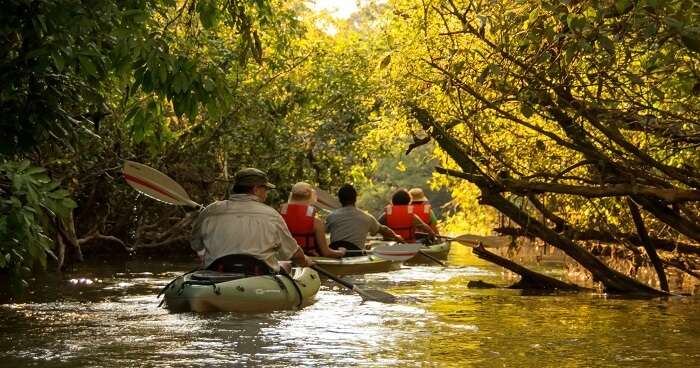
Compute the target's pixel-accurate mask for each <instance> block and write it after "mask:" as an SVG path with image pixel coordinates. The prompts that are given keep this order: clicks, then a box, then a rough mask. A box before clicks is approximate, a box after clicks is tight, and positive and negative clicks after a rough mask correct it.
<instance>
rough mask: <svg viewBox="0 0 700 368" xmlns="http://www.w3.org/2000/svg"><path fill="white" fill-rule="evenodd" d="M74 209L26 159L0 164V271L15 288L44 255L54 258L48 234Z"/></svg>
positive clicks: (65, 195)
mask: <svg viewBox="0 0 700 368" xmlns="http://www.w3.org/2000/svg"><path fill="white" fill-rule="evenodd" d="M75 207H76V204H75V202H74V201H73V200H72V199H71V198H70V193H68V192H67V191H66V190H64V189H60V188H59V184H58V183H57V182H55V181H53V180H51V179H50V178H49V176H48V175H47V174H46V170H45V169H44V168H41V167H36V166H33V165H31V164H30V163H29V161H26V160H25V161H20V162H18V161H4V162H2V163H0V272H7V273H9V274H10V277H11V280H12V281H13V283H14V286H15V287H17V288H19V287H21V286H22V285H23V284H26V282H25V281H24V280H23V279H22V277H23V276H27V274H28V272H29V270H30V269H31V268H33V267H34V266H35V264H39V265H40V266H41V267H42V268H45V267H46V255H47V254H50V255H51V256H54V255H53V253H52V251H51V248H52V246H53V243H52V240H51V236H50V234H49V233H48V231H49V229H51V228H52V227H53V223H54V222H55V221H60V220H66V219H67V218H68V216H69V212H70V211H71V210H72V209H73V208H75ZM54 257H55V256H54Z"/></svg>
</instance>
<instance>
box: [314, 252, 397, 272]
mask: <svg viewBox="0 0 700 368" xmlns="http://www.w3.org/2000/svg"><path fill="white" fill-rule="evenodd" d="M311 259H313V260H314V262H315V263H316V264H317V265H318V266H320V267H323V268H324V269H325V270H326V271H328V272H330V273H334V274H336V275H355V274H365V273H377V272H387V271H395V270H398V269H399V268H401V264H402V263H403V262H400V261H389V260H386V259H382V258H379V257H377V256H373V255H366V256H359V257H343V258H326V257H311Z"/></svg>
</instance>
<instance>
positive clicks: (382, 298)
mask: <svg viewBox="0 0 700 368" xmlns="http://www.w3.org/2000/svg"><path fill="white" fill-rule="evenodd" d="M311 268H313V269H314V270H316V272H318V273H320V274H321V275H323V276H326V277H328V278H329V279H331V280H333V281H335V282H337V283H339V284H341V285H343V286H345V287H346V288H348V289H350V290H352V291H354V292H356V293H358V294H360V296H361V297H362V300H372V301H375V302H382V303H396V300H397V299H396V296H394V295H392V294H389V293H387V292H385V291H381V290H376V289H360V288H359V287H358V286H357V285H355V284H353V283H351V282H350V281H347V280H343V279H341V278H340V277H338V276H337V275H334V274H332V273H330V272H328V271H326V270H324V269H323V268H321V267H319V266H317V265H313V266H311Z"/></svg>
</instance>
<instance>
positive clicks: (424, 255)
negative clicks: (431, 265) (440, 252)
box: [418, 250, 447, 267]
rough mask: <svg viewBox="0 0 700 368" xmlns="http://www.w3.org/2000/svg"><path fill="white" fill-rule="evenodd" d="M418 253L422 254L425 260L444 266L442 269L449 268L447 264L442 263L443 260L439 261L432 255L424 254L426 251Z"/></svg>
mask: <svg viewBox="0 0 700 368" xmlns="http://www.w3.org/2000/svg"><path fill="white" fill-rule="evenodd" d="M418 253H420V254H421V255H422V256H423V257H425V258H427V259H429V260H431V261H433V262H435V263H437V264H439V265H440V266H442V267H447V265H446V264H445V262H443V261H441V260H439V259H437V258H435V257H433V256H431V255H430V254H428V253H426V252H424V251H422V250H419V251H418Z"/></svg>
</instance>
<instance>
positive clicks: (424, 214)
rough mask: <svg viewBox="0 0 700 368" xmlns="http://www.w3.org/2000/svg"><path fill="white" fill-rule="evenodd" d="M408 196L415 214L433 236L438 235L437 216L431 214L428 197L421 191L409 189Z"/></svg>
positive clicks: (419, 189)
mask: <svg viewBox="0 0 700 368" xmlns="http://www.w3.org/2000/svg"><path fill="white" fill-rule="evenodd" d="M408 194H409V195H410V196H411V205H412V206H413V210H414V211H415V214H416V215H418V217H420V219H421V220H423V222H425V223H426V224H428V226H430V228H431V229H433V232H434V233H435V235H440V231H439V229H438V226H437V216H435V212H433V209H432V207H431V206H430V202H428V197H426V196H425V194H424V193H423V189H421V188H411V190H409V191H408Z"/></svg>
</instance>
